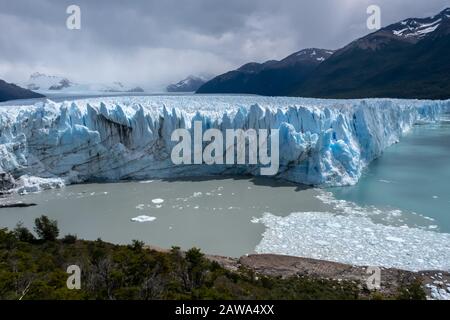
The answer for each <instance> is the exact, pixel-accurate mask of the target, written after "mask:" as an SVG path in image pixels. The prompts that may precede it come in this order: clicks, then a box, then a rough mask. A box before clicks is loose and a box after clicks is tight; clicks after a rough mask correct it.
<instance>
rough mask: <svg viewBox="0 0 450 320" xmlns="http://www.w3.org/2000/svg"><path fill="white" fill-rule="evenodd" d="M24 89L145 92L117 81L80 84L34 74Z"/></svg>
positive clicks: (42, 90)
mask: <svg viewBox="0 0 450 320" xmlns="http://www.w3.org/2000/svg"><path fill="white" fill-rule="evenodd" d="M23 85H24V87H26V88H28V89H29V90H34V91H40V92H45V91H67V92H92V91H94V92H144V90H143V89H142V88H141V87H130V86H126V85H124V84H123V83H121V82H119V81H116V82H113V83H110V84H80V83H76V82H73V81H71V80H69V79H68V78H65V77H60V76H53V75H46V74H44V73H40V72H35V73H33V74H32V75H31V76H30V78H29V79H28V81H27V82H26V83H24V84H23Z"/></svg>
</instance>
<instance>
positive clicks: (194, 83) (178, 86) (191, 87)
mask: <svg viewBox="0 0 450 320" xmlns="http://www.w3.org/2000/svg"><path fill="white" fill-rule="evenodd" d="M206 81H208V79H207V78H205V77H197V76H192V75H190V76H188V77H187V78H186V79H183V80H181V81H179V82H177V83H174V84H169V85H168V86H167V88H166V89H167V92H195V91H197V90H198V88H200V87H201V86H202V85H203V84H204V83H205V82H206Z"/></svg>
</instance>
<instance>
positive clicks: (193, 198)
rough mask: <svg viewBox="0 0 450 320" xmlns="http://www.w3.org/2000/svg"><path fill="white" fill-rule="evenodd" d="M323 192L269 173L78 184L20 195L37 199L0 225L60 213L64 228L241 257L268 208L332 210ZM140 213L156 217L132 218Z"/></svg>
mask: <svg viewBox="0 0 450 320" xmlns="http://www.w3.org/2000/svg"><path fill="white" fill-rule="evenodd" d="M317 194H318V191H317V190H314V189H305V188H301V187H298V186H296V185H293V184H289V183H282V182H274V181H273V180H272V179H264V178H257V179H249V178H245V179H242V178H241V179H233V178H225V179H220V180H216V179H204V180H185V181H161V180H155V181H144V182H143V183H142V182H141V183H140V182H124V183H104V184H83V185H72V186H67V187H65V188H62V189H56V190H47V191H43V192H40V193H36V194H28V195H25V196H16V200H21V201H24V202H32V203H36V204H37V206H34V207H28V208H8V209H0V227H8V228H14V226H15V225H16V224H17V222H19V221H22V222H23V223H24V224H25V226H27V227H29V228H30V229H32V227H33V222H34V219H35V218H36V217H38V216H40V215H42V214H45V215H48V216H49V217H50V218H52V219H56V220H57V221H58V224H59V227H60V229H61V234H67V233H71V234H76V235H78V237H79V238H84V239H90V240H95V239H97V238H102V239H103V240H105V241H108V242H113V243H122V244H126V243H131V241H132V240H133V239H138V240H141V241H144V242H145V243H147V244H151V245H155V246H159V247H163V248H170V247H172V246H179V247H181V248H183V249H189V248H191V247H194V246H195V247H198V248H201V249H202V251H204V252H207V253H211V254H221V255H227V256H236V257H238V256H241V255H243V254H246V253H253V252H254V249H255V247H256V245H257V244H258V243H259V242H260V241H261V238H262V233H263V232H264V226H263V225H262V224H256V223H252V219H253V218H255V217H256V218H260V217H262V215H263V213H264V212H272V213H274V214H277V215H280V216H285V215H288V214H289V213H291V212H294V211H299V210H300V211H315V210H319V211H329V210H331V208H330V207H329V206H328V205H326V204H324V203H322V202H321V201H320V200H318V199H317V198H316V197H315V196H316V195H317ZM157 199H158V200H159V199H162V200H164V202H162V203H158V202H159V201H157ZM152 200H154V201H155V202H157V203H153V201H152ZM141 215H145V216H148V217H154V218H156V219H155V220H154V221H150V222H133V221H131V219H132V218H134V217H138V216H141Z"/></svg>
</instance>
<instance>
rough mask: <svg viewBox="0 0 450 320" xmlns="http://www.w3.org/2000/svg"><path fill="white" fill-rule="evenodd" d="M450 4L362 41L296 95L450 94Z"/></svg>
mask: <svg viewBox="0 0 450 320" xmlns="http://www.w3.org/2000/svg"><path fill="white" fill-rule="evenodd" d="M449 57H450V8H448V9H445V10H443V11H442V12H440V13H439V14H437V15H435V16H433V17H428V18H409V19H405V20H403V21H400V22H398V23H394V24H392V25H389V26H387V27H385V28H382V29H380V30H378V31H376V32H374V33H371V34H369V35H367V36H365V37H362V38H360V39H357V40H355V41H353V42H351V43H350V44H348V45H347V46H345V47H344V48H342V49H340V50H337V51H336V52H335V53H334V54H333V55H332V56H331V57H330V58H329V59H327V60H326V61H324V62H323V63H322V64H320V65H319V66H318V67H317V69H316V70H315V71H314V72H313V73H311V75H310V76H309V77H308V79H307V80H306V81H304V82H303V83H300V84H298V85H297V88H296V89H295V90H293V92H291V93H290V95H295V96H302V97H315V98H369V97H378V98H380V97H386V98H409V99H411V98H419V99H449V98H450V59H449Z"/></svg>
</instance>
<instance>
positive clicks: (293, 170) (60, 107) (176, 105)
mask: <svg viewBox="0 0 450 320" xmlns="http://www.w3.org/2000/svg"><path fill="white" fill-rule="evenodd" d="M449 110H450V101H424V100H397V99H364V100H323V99H306V98H287V97H279V98H278V97H259V96H214V95H210V96H202V95H192V96H141V97H124V96H121V97H102V98H89V99H78V100H73V101H61V102H55V101H52V100H48V99H47V100H45V101H39V102H36V103H33V104H31V103H30V104H25V105H20V104H18V103H15V104H8V103H6V104H5V103H3V104H1V105H0V173H2V174H9V175H10V176H11V177H12V179H14V182H15V185H14V188H12V190H13V191H17V192H34V191H39V190H40V189H43V188H53V187H59V186H62V185H64V184H72V183H81V182H89V181H118V180H146V179H155V178H177V177H187V176H206V175H224V174H230V175H231V174H233V175H236V174H242V175H244V174H245V175H256V174H259V168H258V166H257V165H252V166H243V165H213V166H209V165H206V164H205V165H173V164H172V162H171V160H170V153H171V149H172V148H173V146H174V145H175V144H176V143H177V142H173V141H171V133H172V132H173V131H174V130H175V129H179V128H187V129H189V130H192V124H193V122H194V121H201V122H202V124H203V127H204V129H205V130H206V129H210V128H217V129H220V130H223V131H224V130H225V129H244V130H247V129H269V131H270V129H279V130H280V131H279V135H280V170H279V172H278V174H277V175H276V176H275V178H279V179H285V180H288V181H291V182H295V183H300V184H306V185H314V186H342V185H352V184H355V183H357V181H358V179H359V178H360V177H361V174H362V173H363V170H364V169H365V168H366V167H367V165H368V164H369V163H370V162H371V161H372V160H374V159H375V158H377V157H379V156H380V155H381V153H382V152H383V150H384V149H385V148H387V147H389V146H390V145H392V144H394V143H396V142H398V141H399V140H400V138H401V137H402V136H403V135H404V134H405V133H407V132H408V131H409V130H410V129H411V127H412V126H413V125H415V124H417V123H426V122H433V121H436V120H438V119H439V117H440V115H441V114H442V113H444V112H449Z"/></svg>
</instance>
